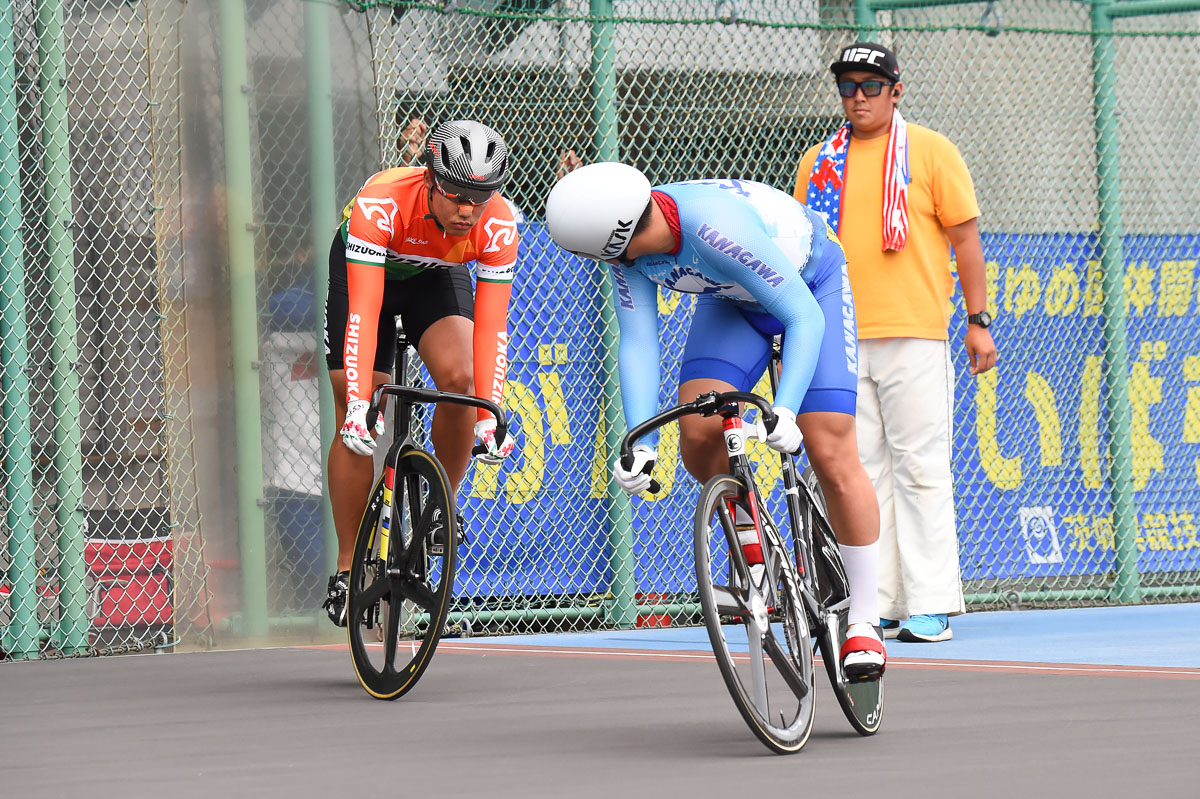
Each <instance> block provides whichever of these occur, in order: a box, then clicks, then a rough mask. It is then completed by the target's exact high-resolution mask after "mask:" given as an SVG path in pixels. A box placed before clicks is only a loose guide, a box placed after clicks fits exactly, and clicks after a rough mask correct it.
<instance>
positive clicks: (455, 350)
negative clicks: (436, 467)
mask: <svg viewBox="0 0 1200 799" xmlns="http://www.w3.org/2000/svg"><path fill="white" fill-rule="evenodd" d="M474 332H475V323H474V322H472V321H471V320H470V319H468V318H466V317H465V316H444V317H442V318H441V319H439V320H437V321H436V322H434V323H433V324H432V325H430V326H429V329H428V330H426V331H425V332H424V334H422V336H421V341H420V342H419V343H418V344H417V352H418V353H419V354H420V356H421V361H422V362H423V363H424V364H425V368H426V369H428V370H429V376H430V377H432V378H433V384H434V386H436V387H437V389H438V390H439V391H450V392H453V393H455V394H474V393H475V388H474V386H475V380H474V376H473V375H474V373H473V364H474V347H473V344H472V336H473V335H474ZM476 417H477V414H476V411H475V409H474V408H471V407H468V406H466V405H454V404H452V403H449V402H442V403H439V404H438V406H437V408H436V409H435V410H434V412H433V428H432V431H431V432H432V436H433V451H434V454H435V455H437V457H438V460H439V461H441V462H442V466H443V467H444V468H445V470H446V476H447V477H449V478H450V487H451V488H452V489H454V490H455V491H458V485H459V483H461V482H462V479H463V476H464V475H465V474H466V473H467V467H468V466H469V465H470V462H471V446H472V445H473V444H474V443H475V419H476Z"/></svg>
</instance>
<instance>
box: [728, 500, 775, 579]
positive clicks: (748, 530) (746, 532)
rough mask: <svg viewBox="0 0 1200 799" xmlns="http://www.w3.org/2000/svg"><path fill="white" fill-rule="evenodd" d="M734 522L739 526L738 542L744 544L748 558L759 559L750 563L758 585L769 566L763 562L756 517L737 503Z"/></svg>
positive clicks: (753, 576) (751, 573) (734, 510)
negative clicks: (755, 524)
mask: <svg viewBox="0 0 1200 799" xmlns="http://www.w3.org/2000/svg"><path fill="white" fill-rule="evenodd" d="M733 523H734V526H735V527H737V534H738V543H740V544H741V545H742V547H743V551H744V552H745V553H746V557H747V560H750V559H753V560H755V561H757V562H755V563H750V564H748V565H749V566H750V579H751V580H753V581H754V583H755V585H757V584H759V583H761V582H762V575H763V572H764V571H766V568H767V567H766V565H764V564H763V562H762V542H760V541H759V539H758V530H757V529H755V527H754V519H753V518H752V517H751V516H750V513H749V512H748V511H747V510H746V509H745V508H743V507H742V506H741V505H735V506H734V508H733Z"/></svg>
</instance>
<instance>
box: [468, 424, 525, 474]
mask: <svg viewBox="0 0 1200 799" xmlns="http://www.w3.org/2000/svg"><path fill="white" fill-rule="evenodd" d="M475 437H476V438H478V439H479V442H480V443H481V444H483V446H484V448H485V450H486V451H485V452H481V453H479V454H478V455H476V456H475V457H476V458H478V459H479V460H481V461H483V462H484V463H490V464H492V465H495V464H498V463H503V462H504V459H505V458H507V457H508V456H509V455H511V454H512V451H513V447H514V446H516V443H517V441H516V439H515V438H513V435H512V433H511V432H510V433H508V434H507V435H505V436H504V440H503V441H501V442H499V443H497V442H496V420H495V419H480V420H479V421H478V422H476V423H475Z"/></svg>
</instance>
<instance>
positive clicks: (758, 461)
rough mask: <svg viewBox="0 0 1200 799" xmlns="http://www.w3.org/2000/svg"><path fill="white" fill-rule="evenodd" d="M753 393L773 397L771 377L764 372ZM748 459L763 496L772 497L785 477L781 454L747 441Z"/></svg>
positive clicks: (760, 443)
mask: <svg viewBox="0 0 1200 799" xmlns="http://www.w3.org/2000/svg"><path fill="white" fill-rule="evenodd" d="M753 393H755V394H758V395H759V396H760V397H770V396H771V375H770V374H769V373H768V372H763V373H762V377H760V378H759V379H758V383H757V384H756V385H755V386H754V389H753ZM746 457H747V458H749V459H750V463H751V465H752V466H753V468H754V479H755V480H756V481H757V482H758V485H759V487H760V488H761V489H762V492H763V496H770V494H771V492H772V491H774V489H775V483H776V482H778V481H779V480H780V479H781V478H782V477H783V461H782V460H781V459H780V457H779V453H778V452H776V451H775V450H773V449H771V448H770V447H768V446H767V445H766V444H764V443H763V442H761V441H758V440H757V439H756V440H753V441H751V440H747V441H746Z"/></svg>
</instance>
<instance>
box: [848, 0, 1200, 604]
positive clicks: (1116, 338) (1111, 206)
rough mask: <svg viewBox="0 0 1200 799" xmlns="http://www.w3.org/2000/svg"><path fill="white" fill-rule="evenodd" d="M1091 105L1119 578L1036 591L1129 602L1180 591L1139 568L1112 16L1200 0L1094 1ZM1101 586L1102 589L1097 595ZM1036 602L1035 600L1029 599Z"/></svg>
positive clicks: (860, 19) (1183, 8) (871, 19)
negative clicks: (1160, 585) (1158, 587)
mask: <svg viewBox="0 0 1200 799" xmlns="http://www.w3.org/2000/svg"><path fill="white" fill-rule="evenodd" d="M983 1H984V0H854V22H855V25H857V26H858V27H859V28H860V38H866V37H867V36H868V34H869V33H870V32H871V31H872V30H874V26H875V14H876V12H879V11H891V10H895V9H902V8H933V7H937V6H951V5H965V4H967V3H978V2H983ZM1090 5H1091V9H1092V14H1091V19H1092V71H1093V92H1094V96H1093V105H1094V107H1095V110H1096V113H1095V131H1096V165H1097V167H1096V170H1097V175H1096V178H1097V185H1098V194H1099V206H1100V219H1099V233H1098V240H1099V245H1100V263H1101V267H1102V271H1103V274H1104V338H1105V347H1104V365H1105V385H1106V388H1107V389H1108V391H1107V394H1106V399H1107V408H1108V434H1109V447H1110V451H1111V454H1112V475H1111V483H1112V506H1113V530H1114V536H1115V550H1116V552H1115V554H1116V570H1117V574H1116V580H1115V582H1114V584H1113V587H1112V589H1111V590H1107V591H1104V590H1098V589H1087V590H1081V591H1047V592H1042V591H1035V592H1032V594H1030V595H1029V596H1038V597H1042V598H1043V599H1042V601H1050V599H1051V598H1056V599H1097V598H1104V599H1107V600H1108V601H1110V602H1115V603H1119V604H1128V603H1135V602H1139V601H1141V600H1142V599H1143V598H1144V597H1146V596H1151V595H1161V596H1173V595H1175V594H1177V593H1180V594H1181V595H1182V593H1186V592H1184V591H1182V589H1181V590H1180V591H1176V590H1174V589H1172V590H1170V591H1165V592H1162V591H1152V589H1147V588H1143V587H1142V585H1141V575H1140V574H1139V573H1138V550H1137V509H1136V507H1135V505H1134V500H1133V450H1132V443H1131V439H1130V420H1131V418H1132V410H1131V405H1130V401H1129V351H1128V350H1129V336H1128V330H1127V319H1126V311H1125V268H1124V267H1125V250H1124V241H1123V239H1122V235H1121V230H1122V227H1121V167H1120V157H1119V155H1120V142H1119V134H1118V127H1117V114H1118V100H1117V78H1116V67H1115V55H1114V48H1113V35H1112V34H1113V20H1114V19H1117V18H1127V17H1135V16H1148V15H1156V14H1178V13H1185V12H1190V11H1200V0H1091V2H1090ZM1097 591H1099V594H1101V595H1102V596H1100V597H1098V596H1096V594H1097ZM995 596H1001V595H999V594H997V595H993V594H976V595H972V596H970V597H968V599H969V600H971V601H973V602H991V601H997V600H994V599H993V597H995ZM1030 601H1036V600H1030Z"/></svg>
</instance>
